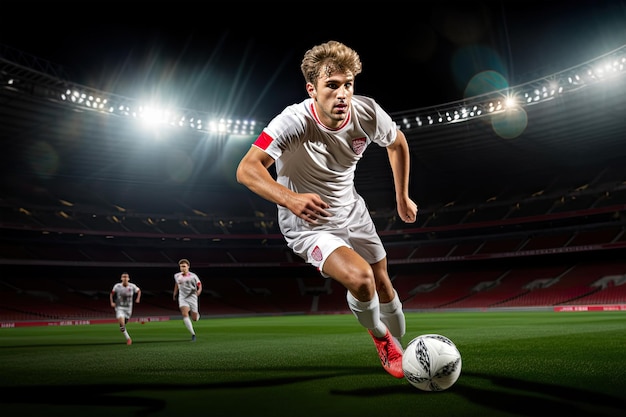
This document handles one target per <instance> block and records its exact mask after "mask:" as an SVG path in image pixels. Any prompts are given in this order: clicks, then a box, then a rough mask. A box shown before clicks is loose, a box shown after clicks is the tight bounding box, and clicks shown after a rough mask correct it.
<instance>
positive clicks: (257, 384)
mask: <svg viewBox="0 0 626 417" xmlns="http://www.w3.org/2000/svg"><path fill="white" fill-rule="evenodd" d="M239 371H242V370H241V369H240V370H239ZM244 371H245V370H244ZM251 371H258V369H254V370H251ZM290 371H293V369H290V368H278V369H273V370H272V372H281V373H282V372H290ZM224 372H228V370H226V369H225V370H224ZM298 372H299V373H302V372H310V374H309V375H299V376H293V377H285V376H281V377H275V378H271V377H268V378H261V379H251V380H237V381H219V382H215V383H204V384H203V383H200V384H195V383H194V384H142V385H139V384H136V383H133V384H84V385H81V386H76V385H62V386H41V385H40V386H21V387H3V388H2V392H3V396H2V400H0V404H2V408H3V409H5V410H7V409H8V410H11V409H10V408H7V406H8V405H13V406H15V407H14V408H19V407H20V405H28V406H33V405H36V406H40V407H48V406H52V407H54V406H57V407H58V406H65V407H72V408H74V407H84V408H83V409H82V411H83V412H82V414H78V415H81V416H85V417H86V416H88V415H89V414H90V413H89V410H93V409H94V408H93V407H96V408H97V409H100V410H106V409H107V408H109V409H110V412H111V415H119V413H118V412H117V411H116V410H117V409H118V408H119V407H124V408H126V409H128V410H129V413H130V414H129V415H133V416H138V417H142V416H144V417H145V416H149V415H153V414H159V415H164V411H165V410H166V409H167V410H171V409H172V408H176V407H177V405H176V401H178V399H177V398H178V395H179V394H182V393H185V392H187V391H189V390H193V391H203V390H206V391H210V392H211V393H207V394H206V396H204V395H203V397H204V398H202V400H203V401H204V402H205V403H204V406H203V407H205V408H204V411H206V412H208V413H209V414H207V415H211V414H210V411H209V410H210V407H208V408H207V405H206V400H208V399H210V401H211V402H213V401H219V400H220V398H226V397H227V396H226V395H225V391H228V390H230V391H233V392H235V393H237V391H241V390H242V389H250V388H252V389H254V388H272V387H276V389H277V390H279V389H280V387H281V386H286V385H292V384H300V383H306V382H311V381H316V380H319V381H321V380H329V379H333V378H338V377H346V376H349V377H355V376H357V377H359V375H362V376H363V377H365V376H368V375H373V374H374V373H375V374H376V375H375V376H374V378H378V377H381V374H380V369H378V368H371V367H367V368H340V369H333V370H332V372H329V370H328V369H326V370H324V369H323V368H313V367H311V368H310V369H309V370H307V369H306V368H300V369H299V370H298ZM316 372H317V374H316ZM385 377H387V376H386V375H382V378H385ZM364 381H366V382H364V383H363V385H365V384H369V385H370V386H369V387H367V388H365V387H364V388H355V389H337V388H332V387H331V388H329V389H327V390H325V392H326V393H327V394H328V399H329V401H333V402H334V403H335V404H336V405H337V409H338V410H339V409H341V408H342V406H341V405H340V403H341V401H339V398H340V397H355V398H361V397H362V398H367V399H370V400H372V399H375V398H381V397H396V396H400V398H392V399H391V401H394V402H396V401H397V402H403V401H405V399H404V398H402V397H408V396H410V398H411V400H410V401H407V402H408V403H411V404H414V398H415V395H416V390H417V388H415V387H413V386H411V385H410V384H408V383H406V384H405V383H402V384H397V383H394V382H401V381H399V380H397V379H391V380H390V381H394V382H390V383H389V384H378V385H376V386H371V385H372V379H367V380H364ZM356 384H358V381H357V383H356ZM356 384H352V385H353V386H354V385H356ZM77 391H79V392H80V395H78V394H77ZM137 391H141V392H147V393H148V394H149V395H152V396H153V398H146V397H145V396H139V395H136V394H132V395H131V392H137ZM263 392H265V391H263ZM275 392H278V391H275ZM417 392H418V394H422V395H435V396H436V395H440V394H444V392H440V393H437V392H421V391H419V390H417ZM445 393H446V394H452V395H453V397H449V396H448V398H446V401H454V398H455V397H462V398H464V399H466V400H467V401H469V402H470V403H473V404H476V406H477V408H473V407H469V408H468V409H467V414H463V415H466V416H477V415H478V414H480V415H481V416H482V417H489V416H498V415H507V416H511V415H515V416H517V415H519V416H533V417H537V416H553V415H555V414H557V411H558V414H563V415H566V416H568V417H618V416H619V417H623V416H624V410H625V409H626V401H625V399H624V398H619V397H615V396H612V395H605V394H601V393H597V392H593V391H588V390H584V389H577V388H571V387H563V386H559V385H554V384H545V383H536V382H531V381H523V380H519V379H514V378H507V377H502V376H493V375H488V374H481V373H475V372H466V373H464V374H463V377H462V378H461V379H459V381H457V383H456V384H455V385H454V386H453V387H451V388H449V389H448V390H446V391H445ZM311 395H314V394H311ZM318 395H319V393H318ZM222 396H224V397H222ZM268 400H270V399H268ZM301 400H302V402H303V403H306V402H307V398H302V399H301ZM439 405H440V406H441V404H439ZM232 406H233V408H234V409H235V408H236V409H237V411H238V412H241V411H242V408H245V407H249V408H250V415H255V413H254V406H255V405H254V399H253V398H249V397H248V398H244V399H243V400H242V402H241V403H239V404H233V405H232ZM199 407H200V406H199ZM424 407H427V406H426V405H424ZM479 408H480V410H479ZM245 409H246V410H247V409H248V408H245ZM484 410H491V411H490V412H489V413H485V412H484ZM233 411H235V410H233ZM310 411H311V410H308V411H307V412H308V413H309V414H307V412H305V413H303V415H311V414H310ZM417 411H419V410H416V412H417ZM444 411H445V407H442V413H443V414H442V415H446V414H445V412H444ZM433 412H434V411H433V410H430V409H428V408H424V409H422V410H421V413H417V414H416V415H423V416H429V415H433ZM235 414H236V413H233V415H235ZM22 415H25V414H22ZM26 415H28V414H26ZM38 415H42V416H43V415H48V414H38ZM55 415H57V414H55ZM236 415H241V414H236ZM256 415H259V414H256ZM344 415H345V416H349V415H350V414H349V411H348V412H347V413H345V414H344ZM455 415H457V416H458V414H455ZM68 417H69V416H68Z"/></svg>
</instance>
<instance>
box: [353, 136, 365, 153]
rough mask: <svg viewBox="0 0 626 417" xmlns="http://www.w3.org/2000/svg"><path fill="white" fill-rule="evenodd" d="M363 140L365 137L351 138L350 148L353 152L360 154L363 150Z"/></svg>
mask: <svg viewBox="0 0 626 417" xmlns="http://www.w3.org/2000/svg"><path fill="white" fill-rule="evenodd" d="M365 142H366V139H365V138H357V139H352V150H353V151H354V153H356V154H357V155H360V154H362V153H363V150H364V149H365Z"/></svg>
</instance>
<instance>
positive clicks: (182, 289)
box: [174, 259, 202, 342]
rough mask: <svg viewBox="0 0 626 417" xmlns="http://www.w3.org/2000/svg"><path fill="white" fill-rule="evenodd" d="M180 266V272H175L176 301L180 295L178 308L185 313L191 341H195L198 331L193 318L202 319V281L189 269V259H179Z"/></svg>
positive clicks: (195, 319) (184, 318) (184, 320)
mask: <svg viewBox="0 0 626 417" xmlns="http://www.w3.org/2000/svg"><path fill="white" fill-rule="evenodd" d="M178 267H179V268H180V272H177V273H176V274H174V301H176V297H177V296H178V308H179V309H180V312H181V314H182V315H183V323H185V327H186V328H187V330H189V333H191V341H192V342H195V341H196V332H195V330H194V328H193V323H192V322H191V320H192V319H193V321H198V320H200V310H199V302H198V296H199V295H200V294H201V293H202V282H200V278H198V276H197V275H196V274H195V273H193V272H191V271H190V270H189V268H190V267H191V263H189V261H188V260H187V259H181V260H180V261H178ZM189 313H191V317H189Z"/></svg>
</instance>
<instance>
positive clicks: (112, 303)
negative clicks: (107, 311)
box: [109, 291, 115, 307]
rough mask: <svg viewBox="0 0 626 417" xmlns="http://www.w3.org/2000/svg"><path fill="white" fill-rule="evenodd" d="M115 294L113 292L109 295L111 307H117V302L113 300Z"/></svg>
mask: <svg viewBox="0 0 626 417" xmlns="http://www.w3.org/2000/svg"><path fill="white" fill-rule="evenodd" d="M114 294H115V293H114V292H113V291H111V292H110V293H109V303H110V304H111V307H115V301H114V300H113V295H114Z"/></svg>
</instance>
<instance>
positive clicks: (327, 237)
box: [253, 96, 398, 273]
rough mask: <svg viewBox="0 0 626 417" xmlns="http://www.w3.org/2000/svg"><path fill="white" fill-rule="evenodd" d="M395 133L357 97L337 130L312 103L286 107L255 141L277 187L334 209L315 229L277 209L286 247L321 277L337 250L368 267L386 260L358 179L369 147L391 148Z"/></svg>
mask: <svg viewBox="0 0 626 417" xmlns="http://www.w3.org/2000/svg"><path fill="white" fill-rule="evenodd" d="M397 133H398V127H397V126H396V124H395V123H394V121H393V120H392V119H391V117H390V116H389V115H388V114H387V113H386V112H385V111H384V110H383V109H382V108H381V107H380V106H379V105H378V104H377V103H376V102H375V101H374V100H372V99H371V98H368V97H363V96H353V97H352V106H351V109H350V113H349V114H348V117H347V118H346V120H345V121H344V123H343V124H342V125H341V126H340V127H339V128H337V129H329V128H328V127H326V126H324V125H323V124H322V123H321V122H320V120H319V117H318V116H317V114H316V112H315V105H314V103H313V99H311V98H309V99H306V100H304V101H302V102H301V103H298V104H293V105H291V106H289V107H287V108H285V109H284V110H283V111H282V113H280V114H279V115H277V116H276V117H275V118H274V119H272V120H271V121H270V123H269V124H268V125H267V127H265V129H263V132H262V133H261V134H260V135H259V137H258V138H257V140H256V141H255V142H254V144H253V146H256V147H258V148H259V149H261V150H263V151H265V152H266V153H267V154H268V155H269V156H271V157H272V158H273V159H274V161H275V164H276V173H277V178H276V181H277V182H278V183H280V184H282V185H284V186H285V187H287V188H289V189H290V190H292V191H295V192H297V193H316V194H318V195H319V196H320V197H321V198H322V200H324V201H325V202H326V203H328V205H329V206H330V207H329V208H328V209H327V210H326V211H328V212H329V213H330V214H331V216H330V217H326V218H323V219H318V222H317V224H315V225H312V224H309V223H307V222H305V221H304V220H303V219H301V218H299V217H298V216H296V215H295V214H293V213H292V212H291V211H289V209H287V208H285V207H282V206H280V205H279V206H278V222H279V226H280V230H281V232H282V234H283V236H284V237H285V240H286V242H287V246H289V248H291V249H292V250H293V251H294V253H296V254H298V255H299V256H301V257H302V258H303V259H305V260H306V261H307V262H308V263H310V264H312V265H314V266H315V267H316V268H318V270H319V271H320V272H321V271H322V270H323V265H324V262H325V260H326V258H327V256H328V255H330V254H331V253H332V252H333V251H334V250H335V249H336V248H338V247H339V246H348V247H351V248H353V249H354V250H355V251H356V252H357V253H359V254H360V255H361V256H363V258H364V259H365V260H366V261H367V262H369V263H370V264H372V263H375V262H378V261H380V260H381V259H383V258H384V257H385V256H386V252H385V249H384V247H383V245H382V242H381V241H380V237H379V236H378V235H377V233H376V227H375V225H374V222H373V220H372V218H371V216H370V215H369V212H368V210H367V206H366V204H365V201H364V200H363V198H362V197H361V196H360V195H359V194H358V193H357V190H356V188H355V185H354V175H355V172H356V164H357V163H358V162H359V161H360V160H361V158H362V157H363V152H364V151H365V149H366V148H367V147H368V145H369V144H370V143H372V142H373V143H376V144H377V145H379V146H384V147H387V146H389V145H391V144H392V143H393V142H394V141H395V140H396V137H397ZM322 273H323V272H322Z"/></svg>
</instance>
